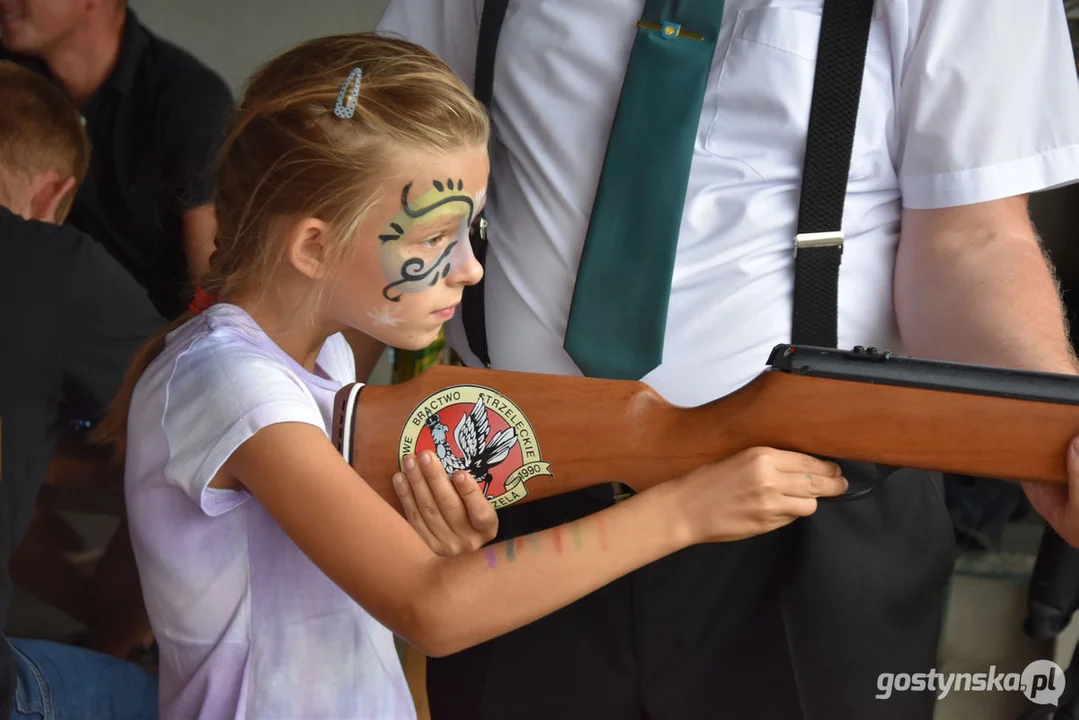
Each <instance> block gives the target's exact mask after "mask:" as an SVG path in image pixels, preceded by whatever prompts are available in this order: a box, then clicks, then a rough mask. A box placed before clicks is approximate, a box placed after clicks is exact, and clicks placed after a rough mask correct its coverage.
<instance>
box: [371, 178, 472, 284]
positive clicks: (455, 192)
mask: <svg viewBox="0 0 1079 720" xmlns="http://www.w3.org/2000/svg"><path fill="white" fill-rule="evenodd" d="M432 185H433V187H432V189H430V190H428V191H427V192H425V193H424V194H422V195H420V197H418V198H416V199H415V200H413V201H410V200H409V199H408V194H409V191H411V189H412V183H409V184H408V185H405V187H404V189H403V190H402V191H401V212H399V213H398V214H397V215H396V216H395V217H394V218H393V220H392V221H391V222H390V224H389V227H388V228H387V230H386V232H385V233H383V234H382V235H380V236H379V240H380V241H381V246H380V247H379V261H380V263H381V264H382V271H383V272H384V273H385V274H386V279H387V280H389V281H390V283H389V284H388V285H387V286H386V287H384V288H383V289H382V295H383V297H385V298H386V299H387V300H389V301H390V302H400V300H401V295H402V294H404V293H419V292H423V291H424V290H426V289H428V288H430V287H434V286H435V285H437V284H438V281H439V280H440V279H442V278H445V277H446V276H447V275H449V274H450V271H451V270H453V269H454V268H456V267H460V266H461V265H462V264H464V263H466V262H468V261H469V260H471V259H472V257H473V256H472V244H471V243H470V242H469V239H468V229H469V226H470V225H471V224H472V216H473V211H474V210H475V208H476V205H475V202H474V200H473V199H472V197H471V196H470V195H466V194H465V193H464V183H463V182H462V181H461V180H456V181H454V180H452V179H451V180H447V181H446V182H445V183H442V182H441V181H438V180H435V181H434V182H433V183H432ZM447 218H449V219H452V220H455V221H456V226H455V227H453V228H452V229H449V230H445V231H442V230H439V231H438V232H436V231H435V228H434V226H435V225H436V224H437V225H439V226H440V227H442V228H445V223H446V221H447ZM427 226H431V233H430V237H425V233H424V228H425V227H427ZM440 235H448V236H449V238H448V242H445V241H444V240H442V238H440V237H439V236H440ZM428 240H430V241H431V242H433V243H435V244H434V245H429V244H427V241H428ZM434 247H437V248H438V251H437V254H435V253H433V252H432V248H434ZM425 251H426V252H425Z"/></svg>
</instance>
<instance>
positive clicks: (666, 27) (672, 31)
mask: <svg viewBox="0 0 1079 720" xmlns="http://www.w3.org/2000/svg"><path fill="white" fill-rule="evenodd" d="M637 27H639V28H643V29H644V30H655V31H656V32H658V33H659V34H660V35H662V36H663V37H665V38H667V39H668V40H674V39H675V38H679V37H683V38H686V39H687V40H704V36H703V35H698V34H697V33H691V32H686V31H685V30H683V29H682V26H681V25H679V24H678V23H672V22H665V23H663V24H662V25H657V24H656V23H650V22H644V21H643V20H642V21H641V22H639V23H637Z"/></svg>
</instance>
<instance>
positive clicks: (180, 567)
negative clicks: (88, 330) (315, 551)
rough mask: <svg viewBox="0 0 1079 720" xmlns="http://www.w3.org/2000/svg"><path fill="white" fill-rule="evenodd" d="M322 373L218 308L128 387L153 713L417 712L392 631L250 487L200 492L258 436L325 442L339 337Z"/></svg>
mask: <svg viewBox="0 0 1079 720" xmlns="http://www.w3.org/2000/svg"><path fill="white" fill-rule="evenodd" d="M317 369H318V372H317V373H315V374H312V373H310V372H308V371H307V370H305V369H304V368H303V367H302V366H300V365H299V364H298V363H296V362H295V361H294V360H293V359H292V358H291V357H289V356H288V355H287V354H285V352H284V351H283V350H281V349H280V348H279V347H278V346H277V345H276V344H274V343H273V342H272V341H271V340H270V339H269V338H268V337H267V336H266V334H265V333H263V332H262V330H261V329H260V328H259V327H258V326H257V325H256V324H255V322H254V321H253V320H252V319H251V317H250V316H249V315H248V314H247V313H246V312H244V311H243V310H241V309H240V308H238V307H236V306H234V305H226V304H218V305H214V306H212V307H210V308H209V309H208V310H206V311H205V312H203V313H202V314H201V315H199V316H198V317H196V318H195V319H193V320H191V321H190V322H188V323H186V324H185V325H184V326H183V327H181V328H179V329H178V330H176V331H175V332H173V333H172V334H171V335H170V336H169V338H168V344H167V346H166V348H165V350H164V352H162V353H161V355H159V356H158V357H157V358H156V359H155V360H154V362H153V363H151V364H150V366H149V368H148V369H147V370H146V372H145V374H144V375H143V376H142V378H141V379H140V381H139V383H138V386H137V387H136V390H135V394H134V397H133V400H132V405H131V416H130V419H129V422H128V449H127V462H126V469H125V473H126V476H125V484H126V497H127V509H128V514H129V521H130V526H131V537H132V544H133V546H134V550H135V557H136V560H137V562H138V568H139V574H140V577H141V580H142V588H143V594H144V597H145V600H146V608H147V610H148V611H149V615H150V620H151V623H152V625H153V630H154V635H155V638H156V640H157V643H158V647H159V649H160V688H161V690H160V692H161V713H162V716H163V717H164V718H170V719H171V718H176V719H177V720H181V719H182V720H195V719H196V718H200V719H201V718H205V719H206V720H222V719H223V718H257V719H258V720H263V719H267V718H300V717H303V718H324V719H326V720H330V719H332V720H339V719H341V718H349V719H350V720H360V719H369V720H399V719H402V720H405V719H410V718H414V717H415V709H414V707H413V704H412V699H411V697H410V695H409V691H408V687H407V685H406V683H405V679H404V673H403V670H402V668H401V663H400V661H399V660H398V657H397V653H396V650H395V648H394V644H393V636H392V635H391V633H390V631H389V630H387V629H386V628H385V627H383V626H382V625H381V624H379V623H378V622H377V621H376V620H374V619H373V618H372V617H371V616H370V615H368V613H367V612H366V611H364V609H363V608H361V607H360V606H359V605H357V604H356V603H355V602H354V601H353V600H352V599H351V598H350V597H349V596H348V595H346V594H345V593H344V591H342V590H341V589H340V588H339V587H338V586H337V585H335V584H334V583H333V582H332V581H331V580H330V579H329V578H328V577H326V575H324V574H323V573H322V571H321V570H319V569H318V568H317V567H316V566H315V565H314V564H313V563H312V562H311V561H310V560H309V559H308V558H307V556H306V555H304V554H303V552H302V551H301V550H300V549H299V548H298V547H297V546H296V545H295V544H294V543H293V542H292V540H290V539H289V538H288V536H286V535H285V533H284V532H283V531H282V530H281V528H280V527H279V526H278V525H277V523H276V522H275V521H274V520H273V518H272V517H270V515H269V514H268V513H267V512H266V510H265V509H264V508H263V507H262V506H261V505H260V504H259V503H258V501H257V500H256V499H255V498H254V497H252V496H251V495H250V494H249V493H247V492H245V491H234V490H220V489H216V488H209V487H207V484H208V483H209V482H210V480H211V479H212V478H213V477H214V475H215V474H216V473H217V471H218V469H219V468H220V467H221V465H222V464H223V463H224V462H225V460H227V459H228V457H229V456H230V455H231V454H232V453H233V451H234V450H235V449H236V448H237V447H239V446H240V445H241V444H242V443H243V442H244V441H245V440H247V439H248V438H250V437H251V436H252V435H254V434H255V433H256V432H257V431H258V430H260V429H261V428H263V427H266V426H268V425H271V424H274V423H280V422H303V423H308V424H311V425H314V426H316V427H318V428H321V429H322V430H323V431H324V432H327V435H328V434H329V433H328V431H327V428H329V427H331V423H332V414H331V413H332V407H333V397H334V394H335V393H336V391H337V390H339V389H340V388H341V387H342V385H343V384H345V383H349V382H354V381H355V379H356V368H355V361H354V359H353V356H352V350H351V348H350V347H349V345H348V343H347V342H346V341H345V339H344V338H343V337H342V336H341V335H334V336H333V337H331V338H329V339H328V340H327V341H326V343H325V345H324V347H323V348H322V352H321V353H320V354H319V357H318V365H317ZM296 482H297V483H302V482H303V478H299V477H298V478H296ZM357 482H359V479H357ZM297 492H302V490H297Z"/></svg>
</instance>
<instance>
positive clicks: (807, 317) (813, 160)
mask: <svg viewBox="0 0 1079 720" xmlns="http://www.w3.org/2000/svg"><path fill="white" fill-rule="evenodd" d="M508 5H509V0H486V2H485V3H484V7H483V15H482V19H481V21H480V34H479V43H478V47H477V52H476V80H475V87H474V93H475V95H476V97H477V98H478V99H479V100H480V101H481V102H482V103H483V104H484V105H486V106H487V108H488V110H490V107H491V95H492V92H493V86H494V69H495V54H496V52H497V49H498V37H499V34H500V31H501V29H502V21H503V19H504V18H505V16H506V8H507V6H508ZM872 19H873V0H825V2H824V11H823V16H822V18H821V30H820V40H819V43H818V50H817V67H816V76H815V78H814V82H813V100H812V105H811V108H810V113H809V128H808V136H807V139H806V152H805V165H804V168H803V173H802V190H801V197H800V200H799V211H798V229H797V235H796V236H795V240H794V247H793V252H794V258H795V261H794V312H793V317H792V323H793V326H792V330H791V336H792V337H791V342H792V343H793V344H796V345H818V346H823V347H836V346H837V340H836V324H837V319H836V316H837V303H838V287H839V264H840V260H841V257H842V253H843V207H844V202H845V200H846V194H847V176H848V175H849V173H850V163H851V151H852V149H853V145H854V131H855V126H856V123H857V119H858V103H859V98H860V97H861V92H862V77H863V73H864V69H865V57H866V50H867V48H868V45H869V29H870V24H871V22H872ZM492 134H493V131H492ZM493 182H494V181H493V179H492V183H493ZM486 227H487V223H486V220H485V219H484V217H483V216H482V215H480V217H478V218H477V219H476V223H475V225H474V226H473V232H472V244H473V252H474V253H475V255H476V257H477V258H478V259H479V261H480V262H481V263H483V262H484V260H485V259H486V254H487V234H486ZM483 285H484V284H483V282H482V281H481V282H480V283H479V284H478V285H474V286H471V287H468V288H466V289H465V292H464V298H463V299H462V303H461V317H462V321H463V323H464V328H465V335H466V337H467V339H468V344H469V347H470V349H471V350H472V352H473V353H475V355H476V356H477V357H479V358H480V360H481V361H483V363H484V365H490V356H489V353H488V349H487V333H486V324H485V321H484V302H483Z"/></svg>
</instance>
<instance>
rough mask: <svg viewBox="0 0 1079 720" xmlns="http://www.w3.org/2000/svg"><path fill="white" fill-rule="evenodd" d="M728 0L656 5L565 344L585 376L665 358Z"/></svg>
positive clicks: (628, 92)
mask: <svg viewBox="0 0 1079 720" xmlns="http://www.w3.org/2000/svg"><path fill="white" fill-rule="evenodd" d="M722 19H723V0H681V2H678V0H647V2H646V3H645V8H644V13H643V15H642V17H641V22H640V24H639V26H638V29H637V37H636V40H635V41H634V43H633V51H632V53H631V54H630V58H629V66H628V67H627V70H626V78H625V81H624V82H623V85H622V95H621V97H620V99H619V101H618V109H617V111H616V113H615V119H614V125H613V127H612V128H611V136H610V139H609V141H608V144H607V156H606V158H605V159H604V162H603V171H602V173H601V175H600V181H599V188H598V191H597V193H596V200H595V203H594V204H593V206H592V217H591V220H590V222H589V226H588V233H587V235H586V236H585V243H584V251H583V253H582V255H581V262H580V266H579V268H578V270H577V283H576V286H575V287H574V290H573V303H572V305H571V306H570V313H569V326H568V327H567V329H566V338H565V348H566V351H567V352H568V353H569V354H570V356H571V357H572V358H573V359H574V361H575V362H576V363H577V367H579V368H580V369H581V372H583V373H584V374H585V375H587V376H590V377H605V378H616V379H626V380H639V379H640V378H642V377H644V376H645V375H646V374H648V373H649V372H650V371H651V370H653V369H654V368H655V367H656V366H658V365H659V363H660V361H661V360H662V358H663V336H664V330H665V327H666V324H667V303H668V301H669V300H670V292H671V273H672V272H673V270H674V255H675V250H676V249H677V245H678V228H679V225H680V224H681V221H682V211H683V207H684V205H685V200H686V186H687V183H688V181H689V167H690V163H691V162H692V160H693V146H694V142H695V140H696V137H697V127H698V124H699V123H700V116H701V106H702V104H703V102H704V91H705V87H706V85H707V83H708V74H709V72H710V70H711V68H712V56H713V55H714V54H715V48H716V37H717V35H718V33H719V26H720V22H721V21H722Z"/></svg>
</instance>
